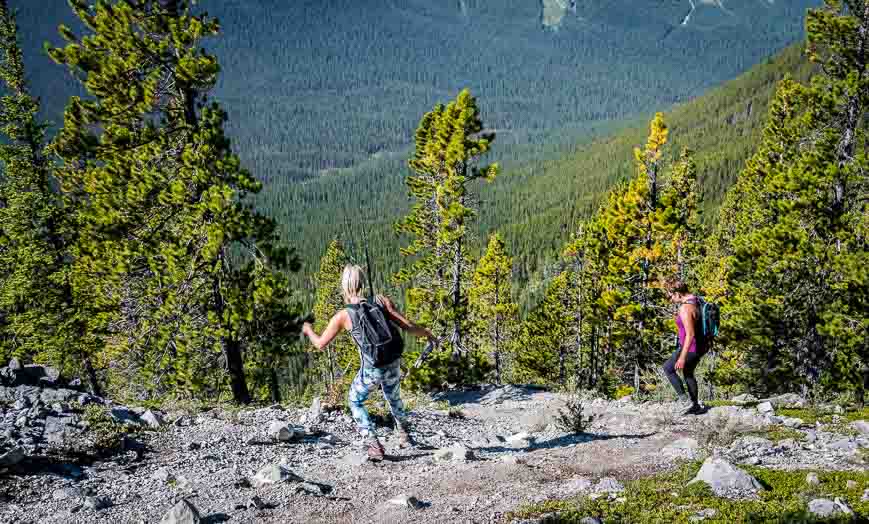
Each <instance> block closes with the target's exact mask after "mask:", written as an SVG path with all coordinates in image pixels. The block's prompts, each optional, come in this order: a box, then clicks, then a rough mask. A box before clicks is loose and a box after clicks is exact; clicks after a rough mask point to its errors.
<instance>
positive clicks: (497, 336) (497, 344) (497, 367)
mask: <svg viewBox="0 0 869 524" xmlns="http://www.w3.org/2000/svg"><path fill="white" fill-rule="evenodd" d="M500 276H501V275H500V274H499V273H498V271H497V270H496V271H495V383H497V384H498V385H500V384H501V348H500V341H501V315H500V314H499V313H498V312H497V311H498V304H499V301H500V297H499V294H500V293H499V289H498V288H499V287H500V285H501V279H500V278H499V277H500Z"/></svg>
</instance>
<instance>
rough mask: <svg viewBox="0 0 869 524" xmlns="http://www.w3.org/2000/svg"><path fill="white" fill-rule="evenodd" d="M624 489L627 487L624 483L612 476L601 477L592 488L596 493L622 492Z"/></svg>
mask: <svg viewBox="0 0 869 524" xmlns="http://www.w3.org/2000/svg"><path fill="white" fill-rule="evenodd" d="M624 490H625V487H624V486H623V485H622V483H621V482H619V481H618V480H616V479H614V478H612V477H604V478H602V479H600V481H598V483H597V484H595V485H594V487H593V488H592V491H594V492H595V493H621V492H622V491H624Z"/></svg>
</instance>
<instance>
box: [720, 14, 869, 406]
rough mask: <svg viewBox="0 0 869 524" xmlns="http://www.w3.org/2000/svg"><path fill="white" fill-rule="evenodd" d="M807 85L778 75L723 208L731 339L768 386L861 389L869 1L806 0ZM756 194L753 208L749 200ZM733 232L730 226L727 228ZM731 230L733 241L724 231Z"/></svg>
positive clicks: (867, 260) (867, 258)
mask: <svg viewBox="0 0 869 524" xmlns="http://www.w3.org/2000/svg"><path fill="white" fill-rule="evenodd" d="M806 27H807V33H808V50H809V57H810V59H811V60H813V61H814V62H816V63H818V64H820V65H821V73H820V74H818V75H816V76H815V77H813V78H812V80H811V82H810V83H809V85H802V84H799V83H796V82H794V81H791V80H785V81H784V82H782V84H781V85H780V87H779V89H778V92H777V94H776V99H775V101H774V103H773V106H772V107H773V109H772V111H771V114H770V120H769V124H768V125H767V128H766V131H765V135H764V140H763V142H762V143H761V145H760V148H759V150H758V152H757V154H756V155H755V157H754V159H753V160H752V161H751V162H750V163H749V164H748V166H747V167H746V170H745V171H744V172H743V174H742V175H741V180H740V182H739V183H737V185H736V186H735V187H734V188H733V190H732V195H729V196H728V201H727V203H728V206H727V207H726V208H725V209H724V210H723V217H725V218H726V220H725V221H723V222H722V227H723V228H725V233H723V234H720V238H721V239H722V243H723V244H724V246H723V248H721V249H720V251H723V252H724V253H725V254H727V253H732V256H731V257H729V258H727V259H725V261H724V263H723V264H721V265H720V266H719V268H720V271H719V273H718V274H719V275H723V277H722V280H723V282H724V286H723V288H724V289H723V294H725V295H726V297H727V306H728V308H727V309H728V313H729V316H730V324H731V328H732V331H733V332H734V333H733V338H735V339H737V340H738V342H740V343H741V344H742V345H743V346H744V347H745V349H746V351H747V358H748V360H749V361H750V362H751V364H752V366H751V367H752V369H753V371H754V376H755V377H758V378H759V379H760V385H762V386H764V387H765V388H766V389H769V390H781V389H787V388H788V387H791V386H792V385H793V384H794V383H795V382H796V383H801V384H802V385H803V387H804V390H805V391H806V392H807V391H808V390H810V389H813V388H814V387H815V386H817V385H821V386H826V387H828V388H835V389H836V390H839V391H841V390H856V391H857V392H858V394H862V392H863V391H865V388H866V384H865V381H866V364H865V363H866V362H867V360H869V358H867V357H869V355H867V344H866V340H867V337H869V316H867V314H866V312H867V311H869V277H867V273H866V268H867V264H869V255H867V250H866V245H867V231H869V227H867V225H869V219H867V217H869V212H867V202H869V199H867V181H869V178H867V176H866V169H867V156H866V151H865V144H866V129H865V115H866V108H867V102H869V78H867V65H869V64H867V60H869V55H867V51H869V49H867V46H869V2H867V1H865V0H848V1H845V2H839V1H827V2H825V5H824V7H822V8H819V9H813V10H810V11H809V15H808V18H807V23H806ZM751 202H763V203H765V204H766V206H767V209H766V210H764V211H753V210H751V209H749V208H748V207H747V206H746V205H745V204H746V203H751ZM731 231H732V232H733V233H735V234H733V235H732V236H729V235H730V232H731ZM728 238H729V240H727V239H728Z"/></svg>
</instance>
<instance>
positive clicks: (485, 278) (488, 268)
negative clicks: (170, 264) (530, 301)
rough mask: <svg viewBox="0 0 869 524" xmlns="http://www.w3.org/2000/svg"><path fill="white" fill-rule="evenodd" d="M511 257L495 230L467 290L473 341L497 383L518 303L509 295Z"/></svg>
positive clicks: (511, 267) (499, 379)
mask: <svg viewBox="0 0 869 524" xmlns="http://www.w3.org/2000/svg"><path fill="white" fill-rule="evenodd" d="M512 273H513V259H512V258H510V257H509V256H508V255H507V253H506V252H505V248H504V241H503V240H502V239H501V236H500V235H499V234H497V233H495V234H493V235H491V236H490V237H489V245H488V247H487V248H486V252H485V253H484V254H483V256H482V258H480V261H479V262H478V263H477V269H476V271H475V272H474V279H473V283H472V285H471V289H470V292H469V308H470V311H469V314H470V319H471V333H472V337H473V340H474V342H475V344H477V346H478V347H480V348H481V349H483V350H484V351H486V352H487V353H489V354H490V355H491V356H492V360H493V361H494V366H495V380H496V382H497V383H498V384H500V383H501V379H502V372H503V368H504V363H503V358H504V347H505V342H506V341H507V340H508V339H510V338H511V336H512V335H513V334H514V333H515V331H516V321H517V315H518V309H519V308H518V306H517V305H516V303H515V302H514V301H513V298H512V296H511V282H512Z"/></svg>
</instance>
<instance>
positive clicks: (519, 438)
mask: <svg viewBox="0 0 869 524" xmlns="http://www.w3.org/2000/svg"><path fill="white" fill-rule="evenodd" d="M533 443H534V437H533V436H531V434H530V433H528V432H527V431H522V432H520V433H515V434H513V435H511V436H509V437H507V444H508V445H509V446H511V447H514V448H527V447H530V446H531V445H532V444H533Z"/></svg>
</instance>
